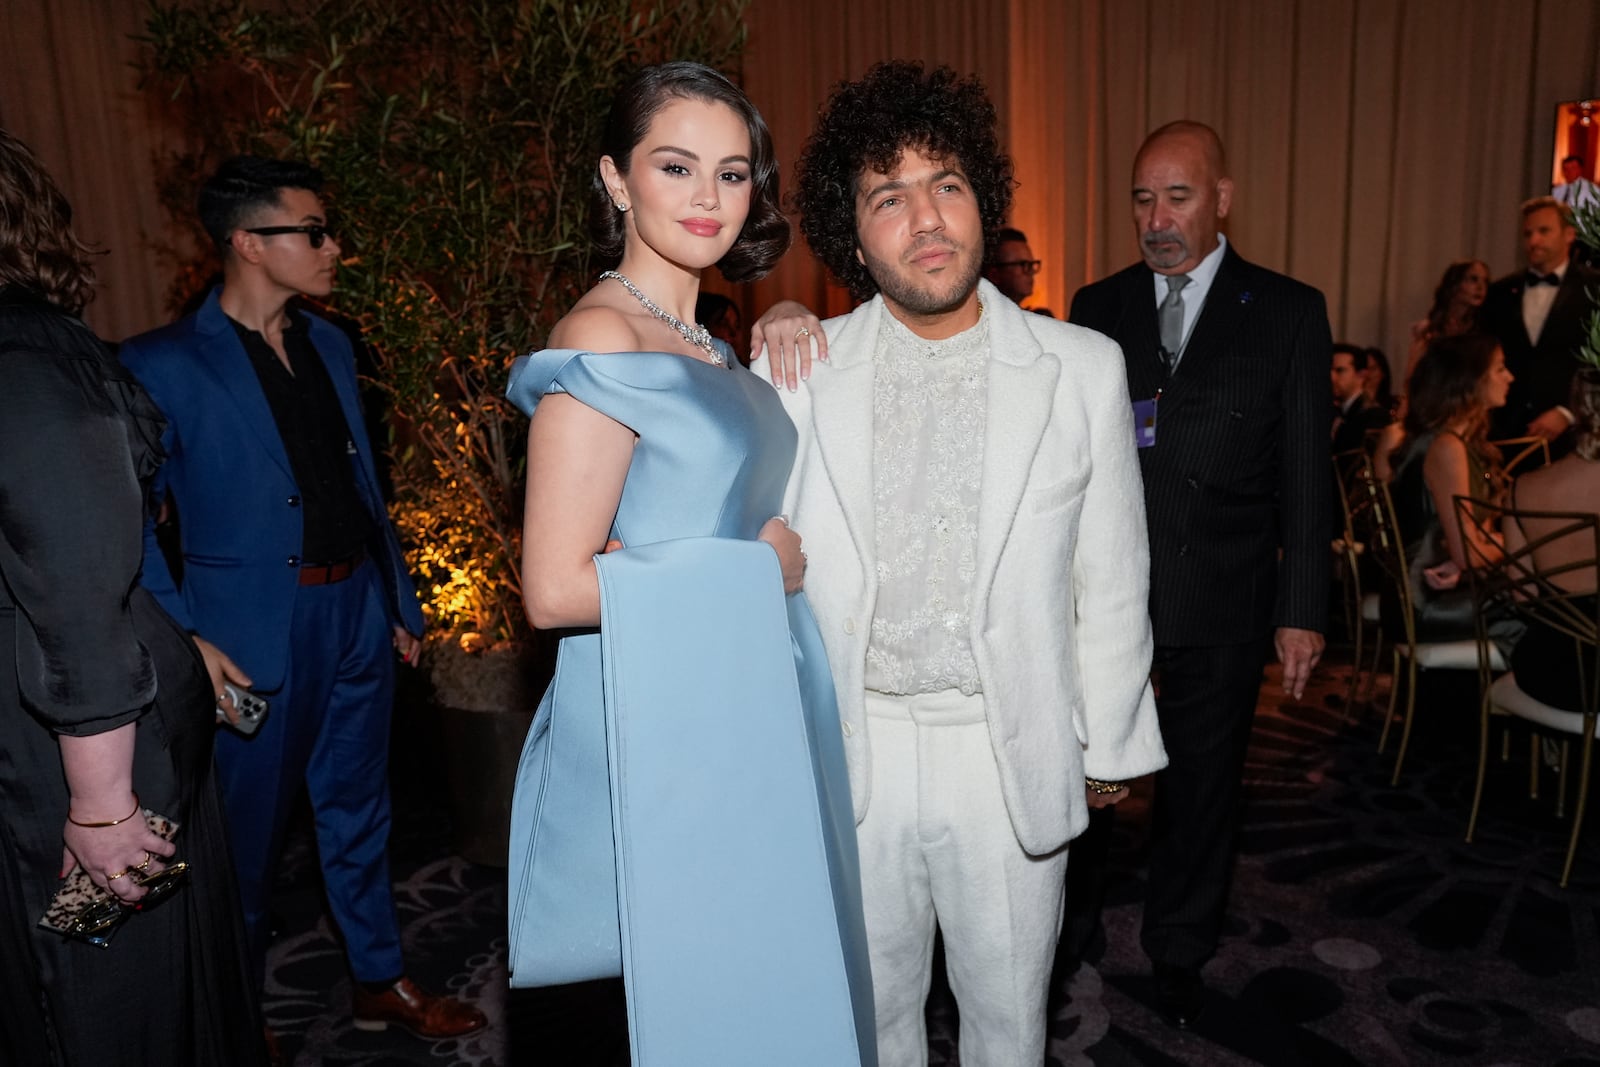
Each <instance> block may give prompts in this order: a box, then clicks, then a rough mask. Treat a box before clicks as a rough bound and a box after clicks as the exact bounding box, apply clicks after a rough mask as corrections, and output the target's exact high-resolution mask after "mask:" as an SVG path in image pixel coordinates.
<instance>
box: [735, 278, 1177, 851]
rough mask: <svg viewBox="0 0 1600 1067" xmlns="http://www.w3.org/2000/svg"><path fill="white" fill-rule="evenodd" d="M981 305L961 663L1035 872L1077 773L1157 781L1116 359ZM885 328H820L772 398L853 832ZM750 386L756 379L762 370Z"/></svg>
mask: <svg viewBox="0 0 1600 1067" xmlns="http://www.w3.org/2000/svg"><path fill="white" fill-rule="evenodd" d="M979 286H980V295H981V297H982V300H983V306H984V314H986V315H989V316H992V317H991V319H990V324H989V331H990V332H989V338H990V345H991V356H990V362H989V379H988V401H987V404H988V412H987V419H986V422H985V425H984V455H983V476H982V486H981V490H980V495H979V506H978V545H977V560H978V565H977V573H976V575H975V577H974V579H973V582H974V588H973V598H972V634H971V638H972V650H973V655H974V658H975V659H976V661H977V666H978V678H979V680H980V682H981V683H982V685H983V697H984V707H985V711H986V714H987V717H988V723H989V738H990V741H991V742H992V743H993V745H994V755H995V760H996V762H997V763H998V765H999V768H1000V783H1001V788H1002V790H1003V792H1004V796H1005V801H1006V808H1007V810H1008V811H1009V812H1010V813H1011V824H1012V828H1013V829H1014V830H1015V831H1016V835H1017V840H1018V841H1019V842H1021V844H1022V847H1023V848H1024V849H1026V850H1027V851H1028V852H1030V853H1033V854H1035V855H1041V854H1044V853H1048V852H1052V851H1054V850H1055V849H1057V848H1060V847H1061V846H1062V845H1063V844H1065V843H1066V842H1067V841H1068V840H1070V839H1071V838H1073V837H1075V836H1077V835H1078V834H1079V833H1082V832H1083V829H1084V827H1085V826H1086V825H1087V823H1088V817H1089V813H1088V805H1087V804H1086V803H1085V800H1084V786H1083V779H1084V775H1085V773H1087V774H1088V775H1089V776H1091V777H1094V778H1100V779H1105V780H1111V781H1121V780H1126V779H1130V778H1136V777H1139V776H1140V775H1144V774H1149V773H1151V772H1152V771H1156V770H1159V769H1160V768H1161V767H1164V766H1165V765H1166V762H1167V757H1166V752H1165V750H1164V749H1163V748H1162V745H1161V734H1160V730H1159V728H1158V727H1157V725H1156V712H1155V701H1154V698H1153V696H1152V693H1151V689H1150V656H1151V650H1152V647H1153V645H1152V640H1151V635H1150V619H1149V614H1148V595H1149V584H1150V552H1149V544H1148V538H1147V536H1146V531H1145V518H1144V491H1143V487H1142V485H1141V483H1140V480H1139V465H1138V457H1137V455H1136V453H1135V448H1134V436H1133V415H1132V410H1131V407H1130V405H1129V402H1128V389H1127V384H1126V380H1125V377H1124V375H1125V371H1124V368H1123V361H1122V353H1121V352H1120V350H1119V349H1118V348H1117V345H1116V343H1115V342H1113V341H1111V340H1110V339H1109V338H1107V337H1104V336H1102V335H1101V334H1098V333H1095V332H1093V331H1092V330H1086V329H1083V328H1082V327H1079V326H1073V325H1070V324H1068V323H1064V322H1058V321H1056V320H1055V319H1051V318H1047V317H1045V316H1042V315H1035V314H1033V313H1032V312H1027V311H1023V310H1022V309H1021V308H1019V307H1017V305H1016V304H1014V303H1012V302H1011V301H1010V300H1008V299H1007V298H1006V297H1004V296H1002V295H1001V294H1000V292H999V290H997V289H995V288H994V287H993V286H992V285H990V284H989V283H988V282H987V281H984V282H980V283H979ZM887 313H888V312H887V311H886V310H885V308H884V304H883V298H882V297H876V298H874V299H873V300H871V301H870V302H868V303H866V304H864V305H862V306H861V307H859V308H857V309H856V310H855V311H852V312H851V313H850V314H848V315H842V316H840V317H838V318H835V319H830V320H828V322H826V323H824V324H823V326H824V329H825V330H826V331H827V336H828V352H829V360H830V361H829V362H827V363H814V364H813V365H812V369H811V378H810V380H809V381H808V382H805V383H802V384H801V387H800V389H799V391H798V392H793V393H791V392H789V391H788V390H787V389H780V390H779V393H780V394H781V395H782V397H783V403H784V407H785V410H786V411H787V412H788V414H789V418H790V419H791V420H793V422H794V424H795V428H796V429H797V430H798V431H799V436H800V440H799V446H798V450H797V452H796V455H795V465H794V471H793V473H792V474H791V475H790V477H789V486H788V489H787V491H786V493H785V497H784V504H785V512H786V514H788V515H789V517H790V519H791V521H792V523H793V525H794V528H795V530H796V531H797V532H798V533H799V534H800V536H801V537H802V538H803V539H804V543H805V548H806V552H807V554H808V557H809V566H808V567H807V570H806V577H805V591H806V595H807V597H808V598H809V599H810V601H811V606H812V609H813V610H814V611H815V613H816V616H817V621H818V623H819V624H820V625H821V627H822V636H823V641H824V643H825V645H826V646H827V650H828V659H829V664H830V666H831V667H832V669H833V680H834V687H835V689H836V690H837V691H838V696H839V711H840V715H841V717H842V719H843V723H842V729H843V731H844V735H845V752H846V754H847V757H848V760H849V766H850V787H851V792H852V795H853V800H854V804H855V816H856V821H857V822H859V821H860V820H861V819H862V817H863V816H864V815H865V814H866V811H867V807H868V805H869V804H871V802H872V782H871V781H870V780H869V777H870V776H869V772H868V768H869V767H870V766H871V763H870V761H869V759H868V758H867V744H868V739H869V735H868V730H867V725H866V707H865V705H866V701H865V695H864V686H863V682H862V679H863V677H864V674H865V671H866V661H867V637H868V631H869V629H870V627H871V621H872V616H873V608H874V605H875V603H876V600H877V594H878V578H877V563H876V551H875V547H874V546H875V542H874V530H873V522H874V496H873V485H872V451H873V433H872V398H873V362H872V361H873V354H874V352H875V351H876V348H877V344H878V331H879V328H880V326H881V325H882V322H883V318H882V317H883V316H884V315H885V314H887ZM752 370H754V371H756V372H757V373H761V374H768V368H767V357H766V356H765V355H763V356H762V358H761V359H760V360H758V361H757V363H756V365H755V366H754V367H752ZM768 377H770V374H768Z"/></svg>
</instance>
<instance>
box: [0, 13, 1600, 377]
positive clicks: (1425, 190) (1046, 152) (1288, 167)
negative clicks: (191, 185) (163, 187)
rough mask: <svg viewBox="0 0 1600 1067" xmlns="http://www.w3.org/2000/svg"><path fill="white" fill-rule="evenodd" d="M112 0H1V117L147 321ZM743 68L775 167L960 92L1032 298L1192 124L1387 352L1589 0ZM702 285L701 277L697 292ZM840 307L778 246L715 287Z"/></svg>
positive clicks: (1071, 23) (775, 22) (1273, 21)
mask: <svg viewBox="0 0 1600 1067" xmlns="http://www.w3.org/2000/svg"><path fill="white" fill-rule="evenodd" d="M142 12H143V4H141V3H139V2H138V0H0V124H4V125H5V126H7V128H9V129H11V130H13V131H14V132H15V133H17V134H18V135H19V136H21V137H22V138H23V139H24V140H26V141H28V142H29V143H30V144H32V145H33V146H34V147H35V148H36V149H37V150H38V151H39V152H40V154H41V155H42V156H43V157H44V159H45V161H46V163H47V164H48V165H49V166H50V167H51V168H52V170H53V171H54V172H55V174H56V176H57V178H58V179H59V180H60V181H61V183H62V185H63V186H64V187H65V189H66V190H67V193H68V195H69V196H70V197H71V198H72V201H73V203H74V205H75V207H76V208H77V211H78V218H79V223H80V228H81V230H82V232H83V233H84V234H85V235H87V236H89V237H91V238H93V239H95V240H97V241H99V242H100V243H101V244H102V245H104V246H105V247H106V248H107V249H108V251H109V252H110V255H109V256H108V257H107V258H106V260H105V262H104V264H103V269H102V270H101V278H102V281H103V283H104V287H103V292H102V296H101V298H100V300H98V301H97V302H96V304H95V305H94V306H93V308H92V310H91V313H90V318H91V321H92V322H93V324H94V325H95V326H96V327H97V328H98V329H100V330H101V332H102V333H104V334H106V335H107V336H110V337H121V336H125V335H126V334H129V333H132V332H135V331H137V330H142V329H147V328H149V327H150V326H152V325H155V324H156V323H159V322H161V321H164V319H165V318H166V312H165V308H164V298H165V291H166V286H167V273H168V272H167V271H166V269H165V265H164V264H163V262H162V261H161V259H160V258H159V256H158V255H157V253H156V251H155V249H156V246H157V244H158V243H159V242H160V241H161V240H162V239H163V237H164V235H165V233H166V231H167V225H166V220H165V217H164V216H163V215H162V213H161V210H160V208H159V206H158V204H157V201H156V191H155V176H154V175H155V167H154V165H153V162H152V161H153V158H154V156H155V153H156V152H157V151H159V150H160V146H161V144H162V133H161V127H160V122H159V120H158V118H157V113H158V112H159V110H160V105H159V101H150V100H147V99H145V98H144V97H142V96H140V95H139V93H138V91H137V86H136V75H135V73H134V71H133V69H132V66H131V63H132V61H133V59H134V57H135V55H136V51H137V45H136V43H135V42H134V41H132V40H131V35H133V34H135V33H137V32H138V30H139V26H140V20H141V17H142ZM748 21H749V28H750V47H749V49H748V51H747V53H746V56H745V60H744V80H745V84H746V86H747V88H748V89H749V90H750V93H751V96H752V97H753V98H754V99H755V101H756V103H757V104H758V105H759V106H760V107H761V109H762V111H763V113H764V114H765V115H766V117H767V120H768V122H769V123H770V124H771V126H772V129H773V133H774V137H775V139H776V141H777V146H778V151H779V155H780V157H781V158H782V159H783V160H784V162H785V164H786V166H785V178H786V179H787V178H788V177H789V175H790V173H791V172H790V170H789V165H790V164H792V163H793V160H794V159H795V157H796V155H797V154H798V152H799V149H800V146H801V144H802V143H803V142H804V139H805V137H806V134H807V133H808V132H809V130H810V128H811V124H812V121H813V119H814V117H815V115H816V109H817V107H818V106H819V105H820V104H821V102H822V101H823V100H824V99H825V98H826V96H827V93H828V89H829V88H830V87H831V86H832V84H833V83H835V82H836V81H838V80H839V79H841V78H849V77H856V76H859V75H860V73H861V72H862V71H864V70H865V69H866V67H867V66H868V65H869V64H870V63H871V62H873V61H874V60H877V59H881V58H890V57H912V58H920V59H924V60H926V61H928V62H930V63H939V62H943V63H948V64H950V65H952V66H954V67H956V68H957V69H959V70H963V71H970V72H973V73H976V74H978V75H979V76H980V77H982V78H983V79H984V81H985V82H986V83H987V84H988V86H989V88H990V92H991V94H992V95H993V97H994V100H995V103H996V106H997V108H998V109H999V111H1000V114H1001V116H1002V125H1003V127H1004V130H1005V133H1006V136H1007V139H1008V142H1009V144H1010V148H1011V151H1012V154H1013V155H1014V156H1015V158H1016V162H1017V178H1018V181H1019V187H1018V189H1017V197H1016V207H1015V210H1014V221H1015V223H1016V224H1017V225H1019V226H1020V227H1021V228H1022V229H1024V230H1025V231H1027V233H1028V235H1029V238H1030V239H1031V241H1032V244H1033V248H1034V251H1035V254H1036V255H1038V256H1039V257H1040V258H1041V259H1043V260H1044V261H1045V268H1044V272H1043V273H1042V274H1041V275H1040V277H1039V279H1038V281H1039V283H1040V284H1039V302H1040V303H1043V304H1045V305H1047V306H1049V307H1051V308H1053V309H1055V310H1056V311H1057V312H1058V313H1065V311H1066V309H1067V307H1068V304H1069V302H1070V300H1071V296H1072V293H1073V292H1074V291H1075V290H1076V289H1077V287H1078V286H1080V285H1082V284H1083V283H1084V282H1086V281H1090V280H1093V279H1095V278H1098V277H1102V276H1104V275H1105V274H1108V273H1110V272H1111V271H1113V270H1116V269H1118V268H1120V267H1122V266H1124V265H1125V264H1127V263H1130V262H1132V261H1133V260H1134V258H1135V255H1136V252H1135V248H1134V243H1133V236H1132V232H1131V226H1130V223H1129V220H1128V191H1127V186H1128V175H1129V170H1130V168H1131V165H1132V160H1133V153H1134V150H1135V149H1136V148H1137V146H1138V144H1139V141H1140V140H1141V139H1142V137H1143V136H1144V134H1145V132H1146V131H1148V130H1149V129H1151V128H1152V127H1154V126H1156V125H1159V124H1160V123H1162V122H1166V121H1168V120H1171V119H1174V118H1179V117H1189V118H1196V119H1200V120H1202V121H1205V122H1209V123H1211V124H1213V125H1215V126H1216V127H1217V129H1218V130H1219V131H1220V132H1221V134H1222V136H1223V138H1224V139H1225V141H1226V142H1227V145H1228V151H1229V156H1230V160H1231V163H1232V169H1233V173H1234V177H1235V179H1236V181H1237V184H1238V193H1237V196H1236V198H1235V209H1234V214H1233V217H1232V219H1231V220H1230V222H1229V234H1230V238H1231V239H1232V240H1233V241H1234V242H1235V244H1236V246H1237V247H1238V248H1239V250H1240V251H1241V252H1242V253H1243V254H1244V255H1246V256H1247V257H1249V258H1251V259H1254V260H1256V261H1257V262H1259V263H1262V264H1264V265H1266V266H1269V267H1272V268H1274V269H1277V270H1283V271H1287V272H1288V273H1290V274H1293V275H1294V276H1296V277H1298V278H1301V279H1303V280H1305V281H1307V282H1309V283H1311V284H1313V285H1316V286H1317V287H1318V288H1320V289H1322V290H1323V291H1324V292H1325V293H1326V294H1327V296H1328V306H1329V312H1330V314H1331V317H1332V319H1333V325H1334V332H1335V334H1336V335H1338V336H1340V337H1342V338H1347V339H1349V340H1352V341H1355V342H1358V343H1363V344H1378V345H1380V346H1382V347H1384V348H1385V349H1386V350H1388V351H1389V352H1390V354H1391V356H1398V357H1400V358H1402V359H1403V354H1404V352H1405V349H1406V345H1407V337H1408V329H1409V324H1410V323H1411V322H1412V321H1413V320H1415V319H1417V318H1419V317H1420V316H1421V315H1422V313H1423V312H1424V311H1425V310H1426V306H1427V302H1428V297H1429V295H1430V293H1431V291H1432V288H1433V285H1434V283H1435V282H1436V281H1437V279H1438V276H1439V273H1440V272H1441V271H1442V269H1443V268H1444V265H1445V264H1446V263H1447V262H1448V261H1450V260H1452V259H1457V258H1460V257H1463V256H1479V257H1482V258H1484V259H1486V260H1488V262H1489V263H1490V265H1491V267H1492V268H1493V269H1494V271H1495V273H1496V274H1500V273H1505V272H1508V271H1511V270H1514V269H1516V268H1517V267H1518V265H1519V253H1518V250H1517V225H1518V219H1517V214H1516V205H1517V204H1518V202H1520V201H1521V200H1522V199H1524V198H1525V197H1527V196H1531V195H1534V194H1537V193H1541V192H1544V191H1546V190H1547V189H1548V184H1549V172H1550V156H1551V153H1552V151H1553V147H1552V133H1553V127H1554V116H1555V105H1556V104H1557V103H1558V102H1559V101H1562V100H1571V99H1577V98H1582V97H1591V96H1600V3H1597V2H1596V0H807V2H805V3H795V2H794V0H752V4H751V7H750V12H749V16H748ZM723 288H724V289H726V288H727V287H725V286H724V287H723ZM737 295H738V296H739V298H740V299H741V301H742V302H743V303H744V305H745V308H746V312H747V314H748V313H750V312H754V311H759V310H760V309H762V308H764V307H766V306H767V304H769V303H770V302H771V301H772V300H774V299H776V298H778V297H779V296H794V297H797V298H799V299H802V300H805V301H807V302H809V303H810V304H812V305H813V306H815V307H817V308H819V309H821V310H827V311H833V312H836V311H842V310H844V309H845V308H846V307H847V306H848V301H847V300H846V299H845V297H844V295H843V294H842V293H840V292H838V291H837V290H833V289H831V288H830V287H828V286H827V284H826V283H825V281H824V278H823V275H822V272H821V270H820V269H819V268H818V267H817V266H816V265H815V263H814V262H813V261H812V260H811V258H810V256H809V254H808V253H807V252H806V250H805V248H804V246H803V243H797V248H796V250H795V251H794V252H792V253H791V254H790V255H789V257H788V258H787V259H785V261H784V262H783V263H782V264H781V265H780V266H779V268H778V270H777V271H775V272H774V274H773V275H772V276H771V277H770V278H768V279H767V280H765V281H763V282H761V283H758V284H756V285H753V286H748V287H745V288H744V290H743V291H741V292H739V293H738V294H737Z"/></svg>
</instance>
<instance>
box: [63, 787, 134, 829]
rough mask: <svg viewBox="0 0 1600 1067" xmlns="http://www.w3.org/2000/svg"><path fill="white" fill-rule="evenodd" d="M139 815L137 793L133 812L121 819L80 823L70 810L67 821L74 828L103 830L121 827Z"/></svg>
mask: <svg viewBox="0 0 1600 1067" xmlns="http://www.w3.org/2000/svg"><path fill="white" fill-rule="evenodd" d="M137 814H139V794H138V793H135V794H133V810H132V811H130V812H128V814H126V815H124V816H123V817H122V818H120V819H112V820H111V821H110V822H79V821H78V820H77V819H74V818H73V817H72V811H71V810H70V809H69V810H68V811H67V821H68V822H70V823H71V824H72V825H74V826H81V827H83V828H84V829H85V830H103V829H105V828H106V827H107V826H120V825H122V824H123V823H125V822H127V821H128V820H129V819H131V818H133V817H134V816H135V815H137Z"/></svg>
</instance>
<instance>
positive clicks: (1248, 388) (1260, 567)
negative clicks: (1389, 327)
mask: <svg viewBox="0 0 1600 1067" xmlns="http://www.w3.org/2000/svg"><path fill="white" fill-rule="evenodd" d="M1150 274H1151V272H1150V269H1149V268H1148V267H1146V266H1145V265H1144V264H1142V263H1140V264H1135V265H1134V266H1132V267H1129V268H1127V269H1126V270H1123V271H1120V272H1118V273H1116V274H1113V275H1112V276H1111V277H1109V278H1106V279H1104V280H1102V281H1099V282H1095V283H1094V284H1092V285H1087V286H1085V287H1084V288H1082V289H1080V290H1079V291H1078V293H1077V295H1076V296H1075V297H1074V298H1073V301H1072V313H1071V320H1072V321H1073V322H1075V323H1077V324H1079V325H1081V326H1088V327H1089V328H1091V329H1094V330H1099V331H1100V332H1101V333H1104V334H1106V335H1108V336H1109V337H1111V338H1112V339H1113V340H1115V341H1116V342H1117V343H1118V344H1120V345H1121V346H1122V354H1123V358H1124V360H1126V362H1127V368H1128V392H1129V395H1130V398H1131V399H1133V400H1148V399H1150V398H1151V397H1154V396H1156V395H1157V394H1158V393H1159V395H1160V400H1159V403H1158V404H1157V410H1156V442H1155V444H1154V445H1153V446H1152V447H1150V448H1145V449H1141V450H1140V452H1139V459H1140V465H1141V467H1142V469H1143V472H1144V489H1145V510H1146V512H1147V514H1148V516H1149V522H1150V620H1151V623H1152V625H1153V626H1154V628H1155V640H1156V644H1158V645H1177V646H1183V645H1189V646H1200V645H1221V644H1237V643H1243V642H1246V641H1252V640H1256V639H1259V638H1262V637H1264V635H1265V634H1266V633H1267V632H1268V631H1269V630H1270V629H1271V628H1272V627H1275V626H1294V627H1300V628H1303V629H1307V630H1317V631H1319V632H1320V631H1322V630H1324V629H1325V628H1326V624H1327V611H1328V580H1329V572H1328V564H1329V558H1328V557H1329V553H1328V529H1329V525H1328V524H1329V522H1330V521H1331V520H1330V517H1329V514H1328V477H1329V475H1328V411H1329V408H1330V406H1331V405H1332V403H1333V400H1332V391H1331V387H1330V385H1329V382H1328V364H1329V360H1330V358H1331V354H1332V350H1333V338H1332V335H1331V333H1330V331H1329V328H1328V313H1327V305H1326V303H1325V302H1324V300H1323V297H1322V294H1321V293H1320V292H1318V291H1317V290H1316V289H1313V288H1311V287H1310V286H1308V285H1304V284H1302V283H1301V282H1297V281H1295V280H1294V279H1292V278H1288V277H1285V276H1284V275H1282V274H1276V273H1274V272H1272V271H1269V270H1266V269H1264V268H1262V267H1258V266H1255V265H1254V264H1252V263H1249V262H1247V261H1246V260H1244V259H1243V258H1242V257H1240V256H1239V254H1238V253H1237V252H1235V251H1234V250H1233V247H1232V246H1231V245H1230V246H1229V247H1228V249H1227V250H1226V252H1225V253H1224V256H1223V260H1222V264H1221V266H1220V267H1219V269H1218V271H1217V276H1216V278H1215V280H1214V281H1213V282H1212V284H1211V290H1210V292H1209V293H1208V294H1207V296H1206V302H1205V306H1204V307H1203V308H1202V309H1201V312H1200V317H1199V319H1198V320H1197V321H1196V322H1195V325H1194V330H1193V332H1192V333H1191V335H1190V338H1189V344H1188V347H1187V348H1185V350H1184V355H1183V360H1182V361H1181V362H1180V363H1179V365H1178V369H1177V371H1176V373H1172V374H1169V373H1168V371H1167V367H1166V364H1165V362H1164V361H1163V360H1162V359H1161V357H1160V354H1159V353H1158V351H1157V349H1158V346H1159V345H1160V337H1159V332H1158V326H1157V323H1156V303H1155V289H1154V284H1153V282H1152V281H1151V277H1150Z"/></svg>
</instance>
